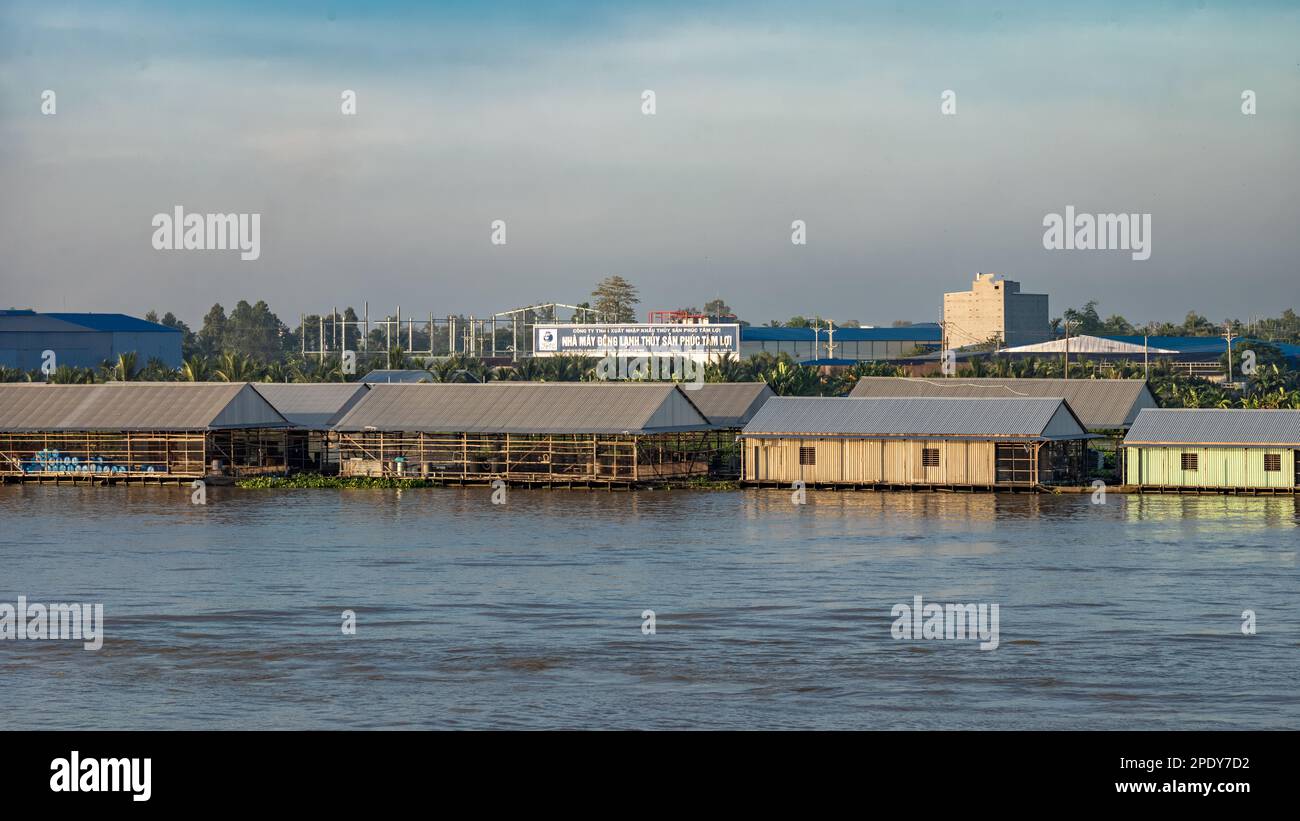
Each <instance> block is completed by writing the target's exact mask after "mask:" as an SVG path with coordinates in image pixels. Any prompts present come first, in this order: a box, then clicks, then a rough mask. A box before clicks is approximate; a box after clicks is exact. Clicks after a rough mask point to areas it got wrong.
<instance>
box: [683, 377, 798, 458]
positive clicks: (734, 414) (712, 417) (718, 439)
mask: <svg viewBox="0 0 1300 821" xmlns="http://www.w3.org/2000/svg"><path fill="white" fill-rule="evenodd" d="M682 387H683V389H684V390H685V391H686V393H687V395H688V396H690V398H691V401H692V402H694V403H695V406H696V407H698V408H699V409H700V411H701V412H702V413H703V414H704V416H705V418H706V419H708V420H709V422H710V423H711V424H713V425H714V427H716V428H717V429H718V431H717V434H716V436H715V444H716V448H715V450H714V457H713V461H712V463H711V464H710V466H709V470H710V473H711V474H712V475H713V476H715V477H717V478H720V479H737V478H739V477H740V464H741V461H740V446H739V444H738V443H737V434H739V433H740V431H741V429H742V428H744V427H745V425H747V424H749V420H750V419H753V418H754V414H756V413H758V409H759V408H761V407H763V403H764V402H766V401H767V400H769V399H771V398H772V397H773V396H776V394H775V393H774V392H773V391H772V389H771V388H770V387H768V384H767V383H766V382H705V383H704V384H702V385H695V386H694V387H692V386H691V385H690V384H685V385H683V386H682Z"/></svg>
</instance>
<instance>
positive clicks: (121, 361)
mask: <svg viewBox="0 0 1300 821" xmlns="http://www.w3.org/2000/svg"><path fill="white" fill-rule="evenodd" d="M138 375H140V369H139V368H138V366H136V360H135V351H127V352H126V353H118V355H117V361H116V362H113V378H114V379H117V381H118V382H130V381H131V379H134V378H136V377H138Z"/></svg>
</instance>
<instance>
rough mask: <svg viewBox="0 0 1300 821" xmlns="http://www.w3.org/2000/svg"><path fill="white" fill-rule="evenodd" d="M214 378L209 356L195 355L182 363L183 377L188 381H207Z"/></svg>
mask: <svg viewBox="0 0 1300 821" xmlns="http://www.w3.org/2000/svg"><path fill="white" fill-rule="evenodd" d="M211 378H212V363H211V362H209V361H208V359H207V357H204V356H199V355H197V354H196V355H194V356H191V357H190V358H189V359H186V360H185V362H184V364H182V365H181V379H183V380H184V381H186V382H207V381H208V380H210V379H211Z"/></svg>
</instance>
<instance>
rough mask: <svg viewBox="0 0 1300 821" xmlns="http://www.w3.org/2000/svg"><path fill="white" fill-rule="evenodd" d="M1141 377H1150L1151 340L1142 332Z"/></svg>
mask: <svg viewBox="0 0 1300 821" xmlns="http://www.w3.org/2000/svg"><path fill="white" fill-rule="evenodd" d="M1142 378H1143V379H1150V378H1151V340H1150V339H1149V338H1148V335H1147V334H1142Z"/></svg>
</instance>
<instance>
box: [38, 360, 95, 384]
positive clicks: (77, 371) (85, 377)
mask: <svg viewBox="0 0 1300 821" xmlns="http://www.w3.org/2000/svg"><path fill="white" fill-rule="evenodd" d="M49 381H50V382H52V383H54V384H55V385H92V384H94V382H95V369H94V368H77V367H73V366H72V365H60V366H59V367H57V368H55V369H54V373H52V374H50V377H49Z"/></svg>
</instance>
